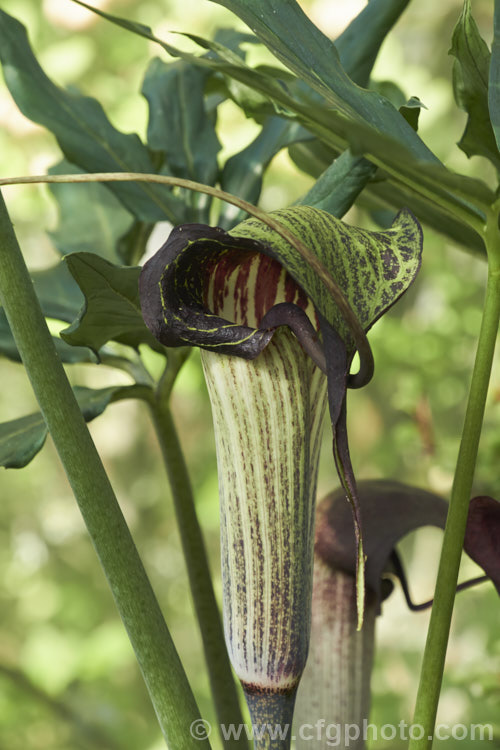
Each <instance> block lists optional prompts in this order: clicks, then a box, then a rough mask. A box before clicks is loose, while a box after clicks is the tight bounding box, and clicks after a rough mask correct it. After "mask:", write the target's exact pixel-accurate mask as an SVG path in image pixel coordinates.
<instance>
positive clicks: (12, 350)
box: [0, 308, 96, 365]
mask: <svg viewBox="0 0 500 750" xmlns="http://www.w3.org/2000/svg"><path fill="white" fill-rule="evenodd" d="M52 340H53V342H54V345H55V347H56V350H57V353H58V354H59V358H60V359H61V362H64V363H65V364H68V365H71V364H76V363H78V362H95V361H96V358H95V355H94V354H93V353H92V352H91V351H90V349H88V348H86V347H82V346H69V344H66V342H65V341H62V340H61V339H60V338H59V337H58V336H53V337H52ZM0 354H1V355H2V356H4V357H7V359H10V360H12V361H13V362H21V357H20V355H19V352H18V351H17V346H16V343H15V341H14V337H13V336H12V333H11V330H10V328H9V324H8V322H7V318H6V317H5V313H4V311H3V309H1V308H0Z"/></svg>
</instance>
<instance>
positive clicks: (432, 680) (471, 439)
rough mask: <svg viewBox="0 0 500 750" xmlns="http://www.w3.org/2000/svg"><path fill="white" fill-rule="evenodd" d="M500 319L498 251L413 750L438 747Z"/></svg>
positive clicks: (490, 279)
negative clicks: (460, 575)
mask: <svg viewBox="0 0 500 750" xmlns="http://www.w3.org/2000/svg"><path fill="white" fill-rule="evenodd" d="M499 320H500V268H499V264H498V262H495V261H494V258H493V252H491V254H490V269H489V274H488V284H487V289H486V299H485V304H484V310H483V319H482V324H481V331H480V334H479V340H478V345H477V353H476V361H475V364H474V370H473V374H472V381H471V387H470V392H469V401H468V404H467V411H466V415H465V422H464V428H463V432H462V441H461V444H460V451H459V454H458V461H457V468H456V472H455V479H454V482H453V488H452V493H451V500H450V507H449V511H448V519H447V522H446V529H445V533H444V540H443V548H442V552H441V560H440V564H439V572H438V578H437V583H436V591H435V595H434V605H433V607H432V613H431V620H430V624H429V631H428V634H427V643H426V646H425V651H424V659H423V664H422V672H421V675H420V685H419V690H418V695H417V703H416V709H415V718H414V724H420V725H421V726H422V727H423V729H424V732H423V736H422V738H421V739H412V740H410V744H409V750H429V748H431V747H432V741H433V740H432V735H433V732H434V725H435V722H436V714H437V707H438V702H439V693H440V690H441V682H442V678H443V671H444V662H445V657H446V648H447V644H448V637H449V631H450V624H451V617H452V611H453V604H454V600H455V590H456V585H457V579H458V571H459V567H460V558H461V554H462V547H463V542H464V536H465V527H466V524H467V515H468V509H469V501H470V496H471V490H472V481H473V478H474V470H475V466H476V459H477V453H478V447H479V438H480V435H481V427H482V423H483V416H484V409H485V403H486V396H487V392H488V384H489V379H490V374H491V367H492V363H493V354H494V350H495V342H496V336H497V333H498V324H499Z"/></svg>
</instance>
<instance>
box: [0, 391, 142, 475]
mask: <svg viewBox="0 0 500 750" xmlns="http://www.w3.org/2000/svg"><path fill="white" fill-rule="evenodd" d="M136 392H137V389H136V386H110V387H109V388H101V389H99V390H95V389H92V388H83V387H80V386H76V387H75V388H74V393H75V396H76V398H77V401H78V404H79V405H80V409H81V410H82V413H83V416H84V417H85V419H86V421H87V422H90V421H91V420H92V419H95V417H98V416H99V415H100V414H102V412H103V411H104V410H105V409H106V407H107V406H109V404H110V403H112V402H113V401H119V400H121V399H125V398H134V397H135V395H136ZM46 437H47V427H46V425H45V422H44V419H43V417H42V415H41V414H40V412H37V413H36V414H30V415H28V416H26V417H21V418H20V419H13V420H11V421H10V422H3V423H2V424H0V466H3V467H5V468H6V469H22V468H23V466H26V464H29V462H30V461H31V460H32V459H33V458H34V457H35V456H36V454H37V453H38V452H39V451H40V450H41V448H42V446H43V444H44V442H45V438H46Z"/></svg>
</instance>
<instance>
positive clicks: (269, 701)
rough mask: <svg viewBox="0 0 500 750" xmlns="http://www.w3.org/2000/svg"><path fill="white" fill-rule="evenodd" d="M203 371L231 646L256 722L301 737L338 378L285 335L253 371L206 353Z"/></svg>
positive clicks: (260, 743)
mask: <svg viewBox="0 0 500 750" xmlns="http://www.w3.org/2000/svg"><path fill="white" fill-rule="evenodd" d="M202 360H203V367H204V370H205V377H206V381H207V384H208V389H209V394H210V399H211V402H212V411H213V419H214V425H215V436H216V445H217V460H218V468H219V488H220V504H221V546H222V576H223V612H224V628H225V634H226V643H227V647H228V650H229V655H230V658H231V662H232V664H233V667H234V669H235V671H236V674H237V675H238V677H239V678H240V680H241V682H242V685H243V688H244V691H245V694H246V696H247V701H248V704H249V707H250V712H251V718H252V722H253V723H254V724H257V725H260V724H262V723H264V722H270V723H271V724H280V725H281V729H282V730H283V731H286V729H285V727H286V726H287V725H288V734H290V733H291V720H292V713H293V706H294V702H295V692H296V689H297V685H298V682H299V679H300V676H301V674H302V671H303V669H304V666H305V662H306V657H307V648H308V642H309V627H310V611H311V604H310V602H311V589H312V560H313V541H314V499H315V494H316V478H317V467H318V459H319V448H320V438H321V427H322V424H323V416H324V413H325V409H326V377H325V376H324V375H323V373H322V372H321V371H320V370H319V369H318V368H317V367H316V366H315V365H314V363H313V362H312V360H311V359H310V358H309V357H308V356H307V355H306V354H305V352H304V351H303V350H302V348H301V346H300V344H299V343H298V341H297V339H296V338H295V337H294V335H293V334H292V333H291V332H290V331H288V330H285V329H280V330H278V331H276V333H275V334H274V336H273V339H272V341H271V342H270V343H269V344H268V346H267V347H266V348H265V349H264V351H263V352H262V353H261V354H260V355H259V357H258V358H257V359H255V360H253V361H245V360H243V359H240V358H237V357H228V356H221V355H218V354H214V353H213V352H206V351H203V352H202ZM273 742H274V744H273ZM256 743H257V744H256V747H258V748H271V747H272V748H275V747H276V748H278V747H283V748H285V747H288V746H289V745H288V741H287V740H284V741H281V740H276V741H273V740H272V739H271V738H270V737H267V738H263V739H262V740H257V741H256ZM280 743H281V744H280Z"/></svg>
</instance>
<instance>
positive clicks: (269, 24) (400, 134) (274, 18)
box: [212, 0, 437, 162]
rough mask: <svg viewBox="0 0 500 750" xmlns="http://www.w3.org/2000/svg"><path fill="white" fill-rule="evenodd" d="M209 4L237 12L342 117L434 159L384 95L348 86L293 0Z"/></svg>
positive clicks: (331, 49)
mask: <svg viewBox="0 0 500 750" xmlns="http://www.w3.org/2000/svg"><path fill="white" fill-rule="evenodd" d="M212 2H216V3H217V4H219V5H223V6H224V7H226V8H229V10H231V11H233V12H234V13H236V15H237V16H239V17H240V18H241V19H242V20H243V21H244V22H245V23H246V24H247V25H248V26H249V27H250V28H251V29H252V31H253V32H254V33H255V34H257V36H258V37H259V38H260V39H261V40H262V41H263V42H264V44H265V45H266V46H267V47H268V48H269V49H270V50H271V52H272V53H273V54H274V55H275V56H276V57H277V58H278V59H279V60H281V62H283V63H284V64H285V65H286V66H287V67H288V68H289V69H290V70H292V71H293V72H294V73H295V74H296V75H297V76H298V77H299V78H300V79H301V80H303V81H305V82H306V83H308V84H309V86H311V88H312V89H314V90H315V91H318V93H320V94H321V95H322V96H323V97H324V98H325V100H326V101H327V102H328V103H329V104H331V105H333V106H334V107H335V108H336V109H338V110H339V111H340V112H342V113H344V115H345V116H347V117H349V118H350V119H354V120H361V121H362V122H364V123H365V124H368V125H370V126H371V127H374V128H375V129H376V130H378V131H380V132H382V133H385V134H387V135H389V136H391V137H393V138H394V139H395V140H396V141H398V142H399V143H403V144H404V145H405V146H406V147H407V148H408V150H409V151H410V152H411V153H412V154H413V155H414V156H415V157H417V158H419V159H421V160H423V161H430V162H436V161H437V159H436V157H435V156H434V155H433V154H432V152H431V151H429V149H428V148H427V146H426V145H425V144H424V143H423V141H422V140H421V139H420V138H419V137H418V136H417V135H416V133H415V131H414V130H413V128H411V127H410V126H409V125H408V123H407V122H406V121H405V119H404V118H403V117H402V116H401V115H400V114H399V112H398V111H397V110H395V109H394V108H393V107H392V106H391V105H390V104H389V102H388V101H387V99H385V98H384V97H382V96H380V95H379V94H377V93H376V92H373V91H367V90H365V89H361V88H360V87H359V86H356V85H355V84H353V82H352V81H351V80H350V78H349V77H348V75H347V74H346V73H345V71H344V69H343V67H342V65H341V63H340V58H339V54H338V52H337V50H336V48H335V45H334V43H333V42H332V41H331V40H330V39H328V37H326V36H325V35H324V34H323V33H322V32H321V31H320V30H319V29H318V28H317V27H316V26H314V24H313V23H312V22H311V21H310V20H309V19H308V17H307V16H306V15H305V13H304V12H303V11H302V10H301V8H300V6H299V5H298V3H296V2H295V1H294V0H286V1H285V0H212Z"/></svg>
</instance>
